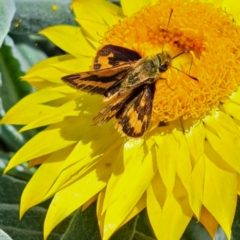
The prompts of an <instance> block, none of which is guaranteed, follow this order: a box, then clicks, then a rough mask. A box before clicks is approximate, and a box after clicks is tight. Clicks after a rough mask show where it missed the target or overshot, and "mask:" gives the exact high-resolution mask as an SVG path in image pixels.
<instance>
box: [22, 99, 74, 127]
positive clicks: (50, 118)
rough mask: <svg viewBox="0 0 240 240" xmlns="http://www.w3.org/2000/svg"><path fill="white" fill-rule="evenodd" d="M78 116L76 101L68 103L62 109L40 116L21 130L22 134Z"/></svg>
mask: <svg viewBox="0 0 240 240" xmlns="http://www.w3.org/2000/svg"><path fill="white" fill-rule="evenodd" d="M78 115H79V111H76V100H72V101H69V102H66V103H65V104H63V105H62V106H61V107H58V108H53V109H52V111H50V112H48V113H45V114H43V115H42V116H39V118H36V120H35V121H32V122H30V123H29V124H28V125H26V126H25V127H23V128H21V130H20V132H23V131H27V130H30V129H33V128H37V127H42V126H46V125H49V124H53V123H57V122H60V121H63V120H64V118H65V117H67V116H78Z"/></svg>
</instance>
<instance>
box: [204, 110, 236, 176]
mask: <svg viewBox="0 0 240 240" xmlns="http://www.w3.org/2000/svg"><path fill="white" fill-rule="evenodd" d="M203 121H204V123H205V131H206V138H207V141H208V142H209V143H210V144H211V146H212V147H213V149H214V150H215V152H217V153H218V154H219V155H221V158H222V159H223V160H224V161H225V162H226V163H227V164H229V165H230V166H231V167H232V168H233V169H235V170H236V171H238V172H240V165H239V153H240V133H239V130H238V128H237V126H236V124H235V123H234V121H233V120H232V118H231V117H230V116H228V115H226V114H225V113H223V112H221V111H218V112H216V113H215V114H212V115H211V116H208V117H205V118H204V119H203Z"/></svg>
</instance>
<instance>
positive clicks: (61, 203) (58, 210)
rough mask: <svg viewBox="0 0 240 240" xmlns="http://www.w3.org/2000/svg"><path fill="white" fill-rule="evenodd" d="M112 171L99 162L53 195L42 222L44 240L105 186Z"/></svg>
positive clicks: (110, 167) (109, 167)
mask: <svg viewBox="0 0 240 240" xmlns="http://www.w3.org/2000/svg"><path fill="white" fill-rule="evenodd" d="M112 170H113V169H112V166H106V163H105V162H104V161H100V162H99V163H97V165H96V166H94V167H93V168H92V169H90V170H89V171H88V172H87V173H86V174H85V175H84V176H81V178H79V179H78V180H77V181H75V182H74V183H72V184H70V185H69V186H67V187H66V188H64V189H62V190H60V191H58V192H57V193H56V194H55V196H54V198H53V200H52V203H51V205H50V207H49V209H48V212H47V216H46V219H45V222H44V239H46V238H47V236H48V235H49V233H50V232H51V231H52V229H53V228H54V227H55V226H56V225H57V224H58V223H59V222H61V221H62V220H63V219H64V218H66V217H67V216H69V215H70V214H71V213H72V212H74V211H75V210H76V209H78V208H79V207H80V206H82V205H83V204H84V203H85V202H87V201H88V200H89V199H91V198H92V197H93V196H94V195H96V194H97V193H98V192H99V191H101V190H102V189H103V188H104V187H105V186H106V182H107V180H108V178H109V175H110V173H111V172H112ZM69 203H71V204H69Z"/></svg>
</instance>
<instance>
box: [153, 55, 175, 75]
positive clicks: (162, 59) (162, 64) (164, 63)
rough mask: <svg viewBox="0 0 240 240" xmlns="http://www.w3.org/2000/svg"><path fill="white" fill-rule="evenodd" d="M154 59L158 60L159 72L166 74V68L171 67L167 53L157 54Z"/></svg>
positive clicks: (170, 59)
mask: <svg viewBox="0 0 240 240" xmlns="http://www.w3.org/2000/svg"><path fill="white" fill-rule="evenodd" d="M156 58H157V60H158V63H157V64H158V69H159V72H161V73H162V72H166V71H167V70H168V67H169V66H170V65H171V61H172V58H171V56H170V55H169V54H168V53H167V52H164V51H163V52H162V53H158V54H157V55H156Z"/></svg>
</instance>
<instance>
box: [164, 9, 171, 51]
mask: <svg viewBox="0 0 240 240" xmlns="http://www.w3.org/2000/svg"><path fill="white" fill-rule="evenodd" d="M172 14H173V9H172V8H171V10H170V14H169V17H168V23H167V27H166V35H165V36H164V38H166V37H167V33H168V27H169V25H170V21H171V18H172ZM163 47H164V45H163V46H162V52H163Z"/></svg>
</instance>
